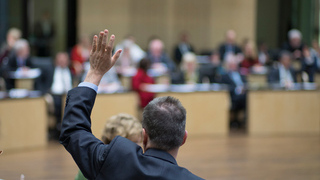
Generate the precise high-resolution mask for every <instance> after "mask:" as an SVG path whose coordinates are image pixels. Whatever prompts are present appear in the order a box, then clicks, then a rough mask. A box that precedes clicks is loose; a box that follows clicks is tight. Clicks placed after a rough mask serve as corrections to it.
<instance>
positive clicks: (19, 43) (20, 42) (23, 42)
mask: <svg viewBox="0 0 320 180" xmlns="http://www.w3.org/2000/svg"><path fill="white" fill-rule="evenodd" d="M25 47H29V42H28V41H27V40H25V39H19V40H18V41H17V42H16V43H15V44H14V49H15V50H16V51H19V50H20V49H23V48H25Z"/></svg>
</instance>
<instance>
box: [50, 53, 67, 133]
mask: <svg viewBox="0 0 320 180" xmlns="http://www.w3.org/2000/svg"><path fill="white" fill-rule="evenodd" d="M69 63H70V60H69V55H68V54H67V53H66V52H59V53H57V55H56V58H55V67H54V71H53V75H52V76H51V77H52V80H51V82H52V83H51V88H50V93H51V94H52V97H53V103H54V115H55V119H56V125H55V126H56V127H55V129H53V131H52V132H50V133H52V134H50V136H51V137H52V138H58V137H59V134H60V129H61V127H60V126H61V119H62V111H61V109H62V96H63V95H65V94H66V93H67V92H68V91H69V90H70V89H72V76H71V71H70V69H69Z"/></svg>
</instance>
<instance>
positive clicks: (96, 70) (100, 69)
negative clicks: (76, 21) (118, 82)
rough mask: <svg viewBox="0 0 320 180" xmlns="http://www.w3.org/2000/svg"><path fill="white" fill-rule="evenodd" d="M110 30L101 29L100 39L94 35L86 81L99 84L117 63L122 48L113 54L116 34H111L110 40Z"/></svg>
mask: <svg viewBox="0 0 320 180" xmlns="http://www.w3.org/2000/svg"><path fill="white" fill-rule="evenodd" d="M108 34H109V31H108V30H104V31H101V32H100V34H99V39H98V37H97V36H96V35H95V36H94V37H93V43H92V50H91V53H90V70H89V72H88V74H87V76H86V78H85V80H84V82H90V83H93V84H95V85H97V86H98V85H99V83H100V80H101V78H102V76H103V75H104V74H105V73H106V72H108V71H109V69H110V68H111V67H112V66H113V65H114V64H115V63H116V61H117V59H118V58H119V56H120V53H121V51H122V50H118V51H117V52H116V53H115V54H114V55H113V56H112V49H113V45H114V40H115V36H114V35H111V37H110V40H109V42H108Z"/></svg>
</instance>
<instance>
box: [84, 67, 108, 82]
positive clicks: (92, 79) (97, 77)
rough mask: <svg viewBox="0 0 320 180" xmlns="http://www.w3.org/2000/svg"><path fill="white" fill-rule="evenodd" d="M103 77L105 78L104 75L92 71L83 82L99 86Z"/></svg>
mask: <svg viewBox="0 0 320 180" xmlns="http://www.w3.org/2000/svg"><path fill="white" fill-rule="evenodd" d="M102 76H103V74H102V75H101V74H99V73H95V72H94V71H92V70H91V69H90V70H89V71H88V73H87V75H86V78H85V79H84V81H83V82H89V83H92V84H95V85H97V86H99V84H100V81H101V79H102Z"/></svg>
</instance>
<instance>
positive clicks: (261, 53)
mask: <svg viewBox="0 0 320 180" xmlns="http://www.w3.org/2000/svg"><path fill="white" fill-rule="evenodd" d="M258 60H259V63H260V64H261V65H262V66H270V65H271V63H272V62H271V61H272V60H271V59H270V54H269V50H268V46H267V44H266V43H265V42H259V43H258Z"/></svg>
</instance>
